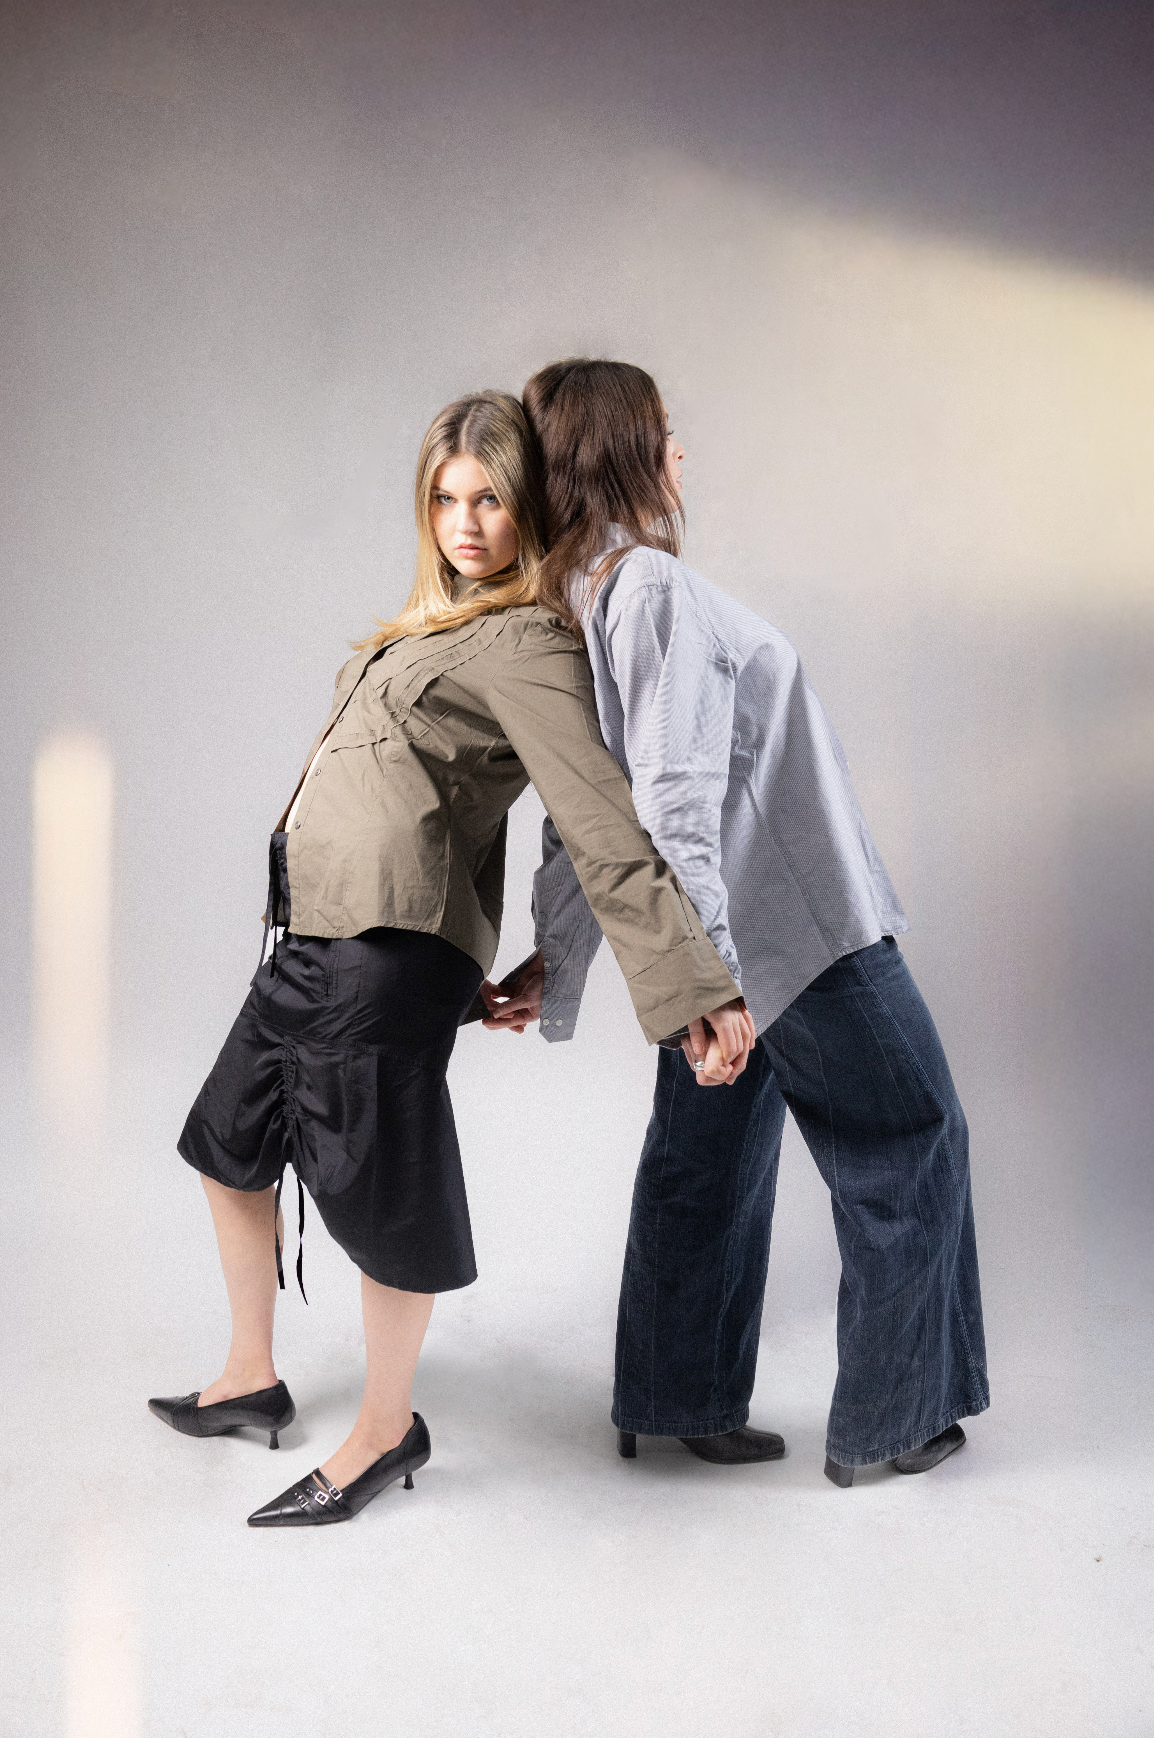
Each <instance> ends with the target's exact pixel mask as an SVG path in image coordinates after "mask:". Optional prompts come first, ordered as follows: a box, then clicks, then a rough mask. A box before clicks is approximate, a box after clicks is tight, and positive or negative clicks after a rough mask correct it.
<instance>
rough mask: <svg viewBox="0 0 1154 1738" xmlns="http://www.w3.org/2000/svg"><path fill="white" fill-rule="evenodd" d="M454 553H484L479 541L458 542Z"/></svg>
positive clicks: (469, 554)
mask: <svg viewBox="0 0 1154 1738" xmlns="http://www.w3.org/2000/svg"><path fill="white" fill-rule="evenodd" d="M454 553H455V554H457V555H465V556H472V555H484V553H485V551H484V549H483V548H482V547H481V545H480V544H479V543H458V545H457V547H456V550H455V551H454Z"/></svg>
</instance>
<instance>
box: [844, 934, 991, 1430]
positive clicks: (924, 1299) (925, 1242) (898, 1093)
mask: <svg viewBox="0 0 1154 1738" xmlns="http://www.w3.org/2000/svg"><path fill="white" fill-rule="evenodd" d="M854 964H855V966H856V967H857V969H858V972H859V973H860V975H861V976H862V977H863V978H864V979H865V983H866V988H867V989H868V990H869V991H870V993H871V995H872V997H873V999H874V1001H875V1002H876V1003H877V1004H878V1006H879V1007H880V1008H881V1011H882V1013H883V1014H884V1015H885V1016H886V1017H887V1018H888V1020H889V1023H890V1025H891V1026H892V1027H893V1029H894V1031H895V1032H897V1034H898V1036H899V1037H900V1038H901V1040H902V1044H903V1047H904V1048H905V1050H906V1052H907V1054H908V1055H909V1056H910V1058H911V1060H912V1061H913V1062H914V1063H915V1064H917V1057H916V1056H914V1054H913V1050H912V1048H911V1046H910V1045H909V1044H908V1043H907V1042H906V1039H905V1035H904V1033H902V1030H901V1027H900V1026H899V1025H898V1023H897V1021H896V1020H895V1019H894V1018H893V1016H892V1015H891V1014H890V1012H889V1009H888V1008H887V1007H886V1005H885V1002H884V1000H883V998H882V995H881V992H880V991H879V990H878V989H877V988H876V987H875V985H874V984H873V983H871V982H870V979H869V974H868V973H867V972H866V971H865V969H864V967H863V966H862V964H861V962H860V960H856V959H855V961H854ZM855 999H856V1000H858V1004H859V1006H860V1008H861V1012H862V1017H863V1018H864V1020H865V1023H866V1025H867V1026H868V1027H869V1030H870V1035H871V1037H872V1038H873V1041H874V1043H875V1044H876V1045H877V1047H878V1051H879V1053H880V1054H881V1057H882V1060H883V1061H884V1062H885V1066H886V1072H887V1073H888V1075H889V1078H890V1084H891V1086H892V1087H893V1090H894V1095H895V1097H896V1099H897V1102H898V1103H899V1104H900V1105H901V1107H902V1113H903V1115H904V1116H905V1119H906V1125H907V1131H908V1134H909V1136H910V1137H911V1139H912V1138H913V1137H914V1136H915V1132H916V1131H915V1128H914V1122H913V1118H912V1116H911V1114H910V1107H909V1105H908V1104H907V1103H906V1098H905V1094H904V1092H903V1091H902V1086H901V1082H900V1080H899V1079H898V1078H897V1076H896V1075H895V1073H894V1070H893V1067H892V1065H891V1063H890V1060H889V1057H888V1056H887V1055H886V1052H885V1046H884V1045H883V1044H882V1042H881V1039H880V1037H879V1035H878V1031H877V1028H876V1027H875V1025H874V1023H873V1021H872V1020H871V1019H870V1013H869V1008H868V1006H867V1005H866V1003H865V1001H864V999H863V998H855ZM917 1073H918V1075H919V1076H920V1077H921V1078H922V1080H923V1083H924V1084H925V1085H926V1086H927V1088H929V1090H930V1097H931V1098H932V1100H933V1102H934V1104H936V1105H937V1107H938V1113H939V1115H940V1116H941V1119H942V1130H943V1134H942V1139H943V1141H944V1142H945V1147H946V1154H947V1158H948V1161H949V1166H950V1172H951V1175H952V1176H953V1178H954V1182H955V1184H956V1183H957V1170H956V1168H955V1166H954V1163H953V1158H952V1155H950V1143H949V1140H948V1139H947V1138H946V1135H945V1127H946V1123H947V1120H948V1117H947V1111H946V1108H945V1106H944V1105H943V1104H942V1102H941V1100H940V1099H939V1097H938V1095H937V1093H936V1092H934V1091H933V1089H932V1088H930V1087H929V1082H928V1081H927V1080H925V1075H924V1071H923V1070H922V1069H921V1067H920V1066H919V1067H917ZM914 1206H915V1208H916V1209H917V1215H918V1229H919V1231H920V1232H921V1236H922V1249H923V1255H924V1266H923V1275H924V1276H925V1277H924V1278H923V1280H922V1295H921V1307H922V1317H923V1320H924V1321H928V1319H929V1284H928V1276H929V1271H930V1260H931V1254H930V1238H929V1233H928V1232H927V1230H926V1216H925V1213H924V1211H923V1207H922V1200H921V1182H920V1179H918V1180H917V1181H915V1184H914ZM951 1290H952V1284H951ZM966 1356H967V1357H969V1346H967V1347H966ZM972 1362H973V1360H972V1359H971V1364H972ZM926 1366H927V1348H926V1336H925V1334H924V1333H923V1334H922V1336H921V1370H922V1384H921V1399H920V1401H919V1404H918V1414H919V1416H922V1415H923V1414H924V1411H925V1401H926V1390H927V1388H928V1385H929V1374H928V1370H927V1367H926ZM930 1435H931V1436H932V1435H934V1432H933V1431H931V1432H930ZM923 1440H925V1441H928V1440H929V1438H928V1437H926V1438H924V1439H923Z"/></svg>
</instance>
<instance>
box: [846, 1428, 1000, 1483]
mask: <svg viewBox="0 0 1154 1738" xmlns="http://www.w3.org/2000/svg"><path fill="white" fill-rule="evenodd" d="M965 1440H966V1433H965V1431H964V1430H963V1429H962V1427H961V1425H960V1424H949V1425H947V1426H946V1428H945V1430H943V1431H941V1432H940V1433H939V1434H938V1435H937V1436H931V1437H930V1440H929V1441H928V1442H923V1443H922V1445H921V1447H920V1448H908V1449H907V1450H906V1452H905V1453H904V1454H899V1455H898V1456H897V1458H896V1459H895V1461H894V1466H895V1467H896V1469H897V1470H898V1472H929V1470H930V1468H931V1467H932V1466H937V1464H938V1462H939V1461H943V1460H945V1458H946V1456H947V1455H948V1454H953V1453H954V1452H955V1451H956V1450H957V1449H959V1448H961V1447H962V1445H963V1444H964V1442H965ZM853 1474H854V1469H853V1467H852V1466H839V1465H838V1463H837V1461H836V1460H830V1458H829V1456H828V1454H827V1455H826V1457H825V1476H826V1478H827V1479H829V1481H830V1483H831V1484H835V1485H837V1486H838V1488H839V1489H840V1490H843V1491H846V1490H848V1489H849V1487H850V1485H852V1484H853Z"/></svg>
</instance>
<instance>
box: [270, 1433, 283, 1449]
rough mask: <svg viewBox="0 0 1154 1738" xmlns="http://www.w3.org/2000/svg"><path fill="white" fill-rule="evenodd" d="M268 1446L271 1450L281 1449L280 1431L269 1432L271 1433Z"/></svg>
mask: <svg viewBox="0 0 1154 1738" xmlns="http://www.w3.org/2000/svg"><path fill="white" fill-rule="evenodd" d="M268 1445H269V1447H270V1448H279V1447H280V1432H279V1431H276V1430H270V1431H269V1433H268Z"/></svg>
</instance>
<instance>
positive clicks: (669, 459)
mask: <svg viewBox="0 0 1154 1738" xmlns="http://www.w3.org/2000/svg"><path fill="white" fill-rule="evenodd" d="M662 414H663V415H664V417H665V428H666V435H665V475H666V477H667V478H668V479H669V486H670V488H671V489H674V490H676V492H677V494H678V495H680V493H681V466H682V464H683V462H684V459H685V448H684V447H683V446H682V444H681V442H680V441H679V440H678V438H677V436H676V435H675V434H674V432H673V429H672V427H671V426H670V422H669V412H668V411H667V410H665V409H664V407H662Z"/></svg>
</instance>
